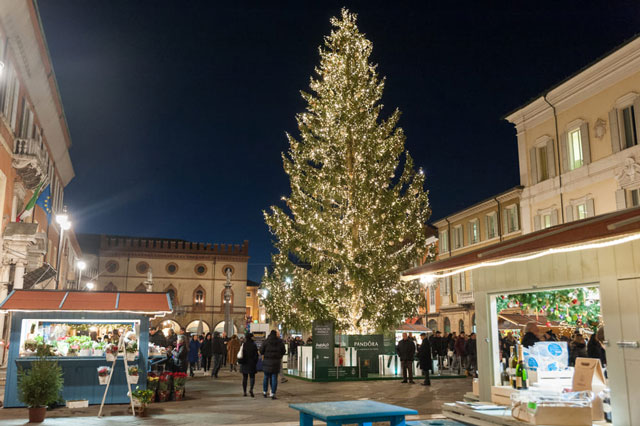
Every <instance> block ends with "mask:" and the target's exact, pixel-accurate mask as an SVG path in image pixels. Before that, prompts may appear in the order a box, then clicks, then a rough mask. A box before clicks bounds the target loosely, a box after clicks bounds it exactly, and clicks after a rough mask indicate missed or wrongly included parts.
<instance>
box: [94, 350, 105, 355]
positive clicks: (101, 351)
mask: <svg viewBox="0 0 640 426" xmlns="http://www.w3.org/2000/svg"><path fill="white" fill-rule="evenodd" d="M93 356H104V351H103V350H102V349H94V350H93Z"/></svg>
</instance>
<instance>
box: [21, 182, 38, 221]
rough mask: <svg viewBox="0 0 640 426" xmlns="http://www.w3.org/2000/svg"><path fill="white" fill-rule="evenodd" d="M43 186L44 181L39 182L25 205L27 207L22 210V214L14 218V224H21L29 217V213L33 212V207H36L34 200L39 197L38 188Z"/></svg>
mask: <svg viewBox="0 0 640 426" xmlns="http://www.w3.org/2000/svg"><path fill="white" fill-rule="evenodd" d="M43 184H44V181H42V182H40V183H39V184H38V187H37V188H36V189H35V190H34V191H33V195H32V196H31V199H30V200H29V202H28V203H27V206H26V207H25V208H24V210H22V213H20V214H19V215H18V217H17V218H16V222H22V221H23V220H24V219H26V218H27V217H29V216H31V213H32V212H33V206H35V205H36V200H38V196H39V195H40V188H42V185H43Z"/></svg>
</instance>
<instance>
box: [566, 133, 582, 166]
mask: <svg viewBox="0 0 640 426" xmlns="http://www.w3.org/2000/svg"><path fill="white" fill-rule="evenodd" d="M568 149H569V170H575V169H577V168H578V167H582V164H583V161H584V160H583V157H582V140H581V138H580V129H579V128H578V129H574V130H572V131H570V132H569V141H568Z"/></svg>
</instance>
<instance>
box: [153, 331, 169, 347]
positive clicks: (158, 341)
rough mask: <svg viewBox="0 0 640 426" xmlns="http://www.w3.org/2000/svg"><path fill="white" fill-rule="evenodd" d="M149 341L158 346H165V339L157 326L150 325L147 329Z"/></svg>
mask: <svg viewBox="0 0 640 426" xmlns="http://www.w3.org/2000/svg"><path fill="white" fill-rule="evenodd" d="M149 343H153V344H154V345H156V346H157V347H159V348H164V347H166V346H167V340H166V339H165V338H164V334H162V331H158V328H157V327H151V328H150V329H149Z"/></svg>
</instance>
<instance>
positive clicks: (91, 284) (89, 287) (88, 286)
mask: <svg viewBox="0 0 640 426" xmlns="http://www.w3.org/2000/svg"><path fill="white" fill-rule="evenodd" d="M94 287H95V284H94V283H92V282H91V281H89V282H88V283H87V289H88V290H93V288H94Z"/></svg>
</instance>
